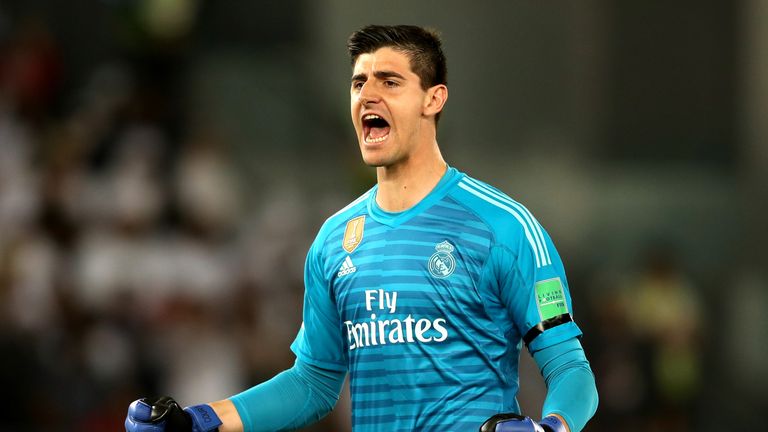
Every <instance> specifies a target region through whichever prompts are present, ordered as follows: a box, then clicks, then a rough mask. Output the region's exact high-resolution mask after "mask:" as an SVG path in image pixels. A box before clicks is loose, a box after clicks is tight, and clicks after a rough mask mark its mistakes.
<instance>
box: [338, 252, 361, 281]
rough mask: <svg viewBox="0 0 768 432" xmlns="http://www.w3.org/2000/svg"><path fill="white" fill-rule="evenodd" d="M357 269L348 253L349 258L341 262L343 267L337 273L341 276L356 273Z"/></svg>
mask: <svg viewBox="0 0 768 432" xmlns="http://www.w3.org/2000/svg"><path fill="white" fill-rule="evenodd" d="M356 271H357V267H355V265H354V264H352V259H351V258H350V257H349V255H347V258H346V259H345V260H344V263H343V264H341V268H340V269H339V273H337V275H338V276H339V277H342V276H346V275H348V274H350V273H354V272H356Z"/></svg>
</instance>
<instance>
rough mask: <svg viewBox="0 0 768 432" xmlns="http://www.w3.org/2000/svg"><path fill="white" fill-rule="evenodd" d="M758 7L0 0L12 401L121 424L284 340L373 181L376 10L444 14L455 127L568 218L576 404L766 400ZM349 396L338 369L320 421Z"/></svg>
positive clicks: (441, 25) (647, 408)
mask: <svg viewBox="0 0 768 432" xmlns="http://www.w3.org/2000/svg"><path fill="white" fill-rule="evenodd" d="M765 22H768V3H766V2H763V1H761V0H741V1H728V2H723V1H715V0H702V1H696V2H686V1H683V2H661V1H650V2H612V1H606V0H583V1H578V2H577V1H510V2H502V1H498V2H490V1H489V2H472V3H468V2H464V1H419V2H408V1H388V2H383V3H382V2H370V1H356V2H346V1H341V0H330V1H324V2H319V1H318V2H313V1H308V0H289V1H279V2H278V1H265V2H258V3H257V2H245V1H203V0H198V1H195V0H142V1H129V0H102V1H94V0H91V1H86V0H75V1H66V2H57V1H40V0H27V1H15V0H4V1H3V2H2V3H0V305H1V307H2V310H1V313H0V347H1V350H2V351H1V354H0V382H2V383H3V387H4V391H3V392H2V394H3V396H2V400H1V401H0V418H2V422H1V423H0V429H2V430H8V431H38V430H39V431H105V430H121V428H122V421H123V419H124V416H125V410H126V408H127V405H128V404H129V403H130V402H131V401H132V400H133V399H135V398H137V397H138V396H140V395H146V394H171V395H173V396H175V397H176V398H177V399H178V400H179V401H181V403H182V404H184V405H189V404H195V403H201V402H207V401H211V400H216V399H221V398H224V397H227V396H230V395H232V394H234V393H237V392H239V391H241V390H243V389H246V388H248V387H249V386H251V385H254V384H256V383H258V382H260V381H262V380H264V379H267V378H269V377H271V376H272V375H274V374H275V373H276V372H279V371H280V370H283V369H285V368H287V367H290V365H291V364H292V361H293V356H292V354H291V352H290V351H289V349H288V346H289V344H290V342H291V341H292V339H293V337H294V336H295V333H296V331H297V330H298V327H299V325H300V321H301V296H302V290H303V287H302V280H301V278H302V266H303V260H304V257H305V254H306V250H307V248H308V246H309V244H310V242H311V241H312V239H313V237H314V235H315V233H316V231H317V229H318V228H319V226H320V225H321V224H322V222H323V221H324V220H325V218H326V217H328V216H329V215H331V214H333V213H334V212H335V211H336V210H337V209H339V208H341V207H342V206H344V205H345V204H346V203H348V202H349V201H351V200H352V199H354V198H355V197H357V196H358V195H359V194H360V193H362V192H363V191H364V190H367V189H368V188H369V187H370V186H371V185H372V184H373V182H375V175H374V172H373V171H372V170H371V169H369V168H366V167H365V166H364V165H363V164H362V162H361V160H360V156H359V152H358V149H357V142H356V139H355V136H354V133H353V129H352V126H351V123H350V120H349V108H348V106H349V105H348V104H349V99H348V97H349V96H348V85H349V76H350V67H349V61H348V58H347V53H346V49H345V42H346V38H347V37H348V35H349V34H350V33H351V32H352V31H354V30H355V29H357V28H359V27H361V26H363V25H365V24H370V23H382V24H396V23H409V24H418V25H424V26H430V27H434V28H437V29H438V30H440V32H441V33H442V35H443V39H444V45H445V50H446V53H447V56H448V65H449V88H450V99H449V102H448V105H447V107H446V110H445V113H444V115H443V117H442V120H441V124H440V130H439V135H438V140H439V142H440V145H441V147H442V150H443V154H444V156H445V157H446V159H447V160H448V162H449V163H450V164H451V165H453V166H456V167H457V168H459V169H461V170H463V171H465V172H468V173H469V174H471V175H473V176H474V177H477V178H480V179H482V180H485V181H487V182H489V183H491V184H494V185H496V186H498V187H500V188H501V189H503V190H504V191H506V192H507V193H508V194H510V195H511V196H512V197H514V198H515V199H517V200H518V201H521V202H523V203H524V204H525V205H526V206H527V207H528V208H529V209H531V210H532V211H533V212H534V213H535V214H536V215H537V218H538V219H539V221H540V222H541V223H542V224H543V225H544V226H545V227H546V228H547V230H548V231H549V233H550V234H551V236H552V237H553V239H554V241H555V243H556V244H557V246H558V250H559V252H560V254H561V256H562V257H563V261H564V262H565V265H566V269H567V271H568V276H569V283H570V288H571V292H572V296H573V299H574V305H575V307H574V309H575V310H574V314H575V318H576V321H577V322H578V323H579V325H580V326H581V327H582V329H583V330H584V332H585V336H584V340H583V342H584V345H585V348H586V350H587V354H588V356H589V358H590V360H591V363H592V367H593V370H594V372H595V374H596V377H597V384H598V388H599V391H600V397H601V402H600V407H599V410H598V413H597V416H596V417H595V419H594V420H593V421H592V422H591V423H590V424H589V425H588V426H587V428H586V430H589V431H600V430H604V431H616V430H621V431H687V430H697V431H720V430H739V429H746V430H757V429H760V425H762V424H763V422H762V421H759V420H760V419H759V416H758V413H760V412H765V410H766V408H768V406H766V398H765V397H764V389H765V388H766V387H768V372H766V368H765V359H766V358H768V318H767V317H766V313H765V311H766V308H768V292H767V291H766V288H767V287H768V270H767V267H766V264H768V263H767V261H768V260H767V259H766V253H765V246H764V245H765V243H766V241H768V229H766V227H765V220H766V218H767V217H768V26H766V25H765ZM523 357H524V360H525V361H524V362H523V364H522V371H521V381H522V391H521V394H520V400H521V403H522V405H523V408H524V410H525V411H526V413H527V414H529V415H531V416H533V417H538V416H539V415H540V412H539V410H540V405H541V401H542V398H543V395H544V392H545V389H544V384H543V382H542V380H541V378H540V376H539V374H538V371H537V370H536V368H535V365H533V364H532V362H531V361H529V360H528V356H527V354H524V355H523ZM348 424H349V406H348V397H347V396H346V395H345V396H344V397H343V398H342V401H341V402H340V404H339V405H338V406H337V409H336V410H335V411H334V413H333V414H332V415H331V416H329V417H328V418H327V419H326V420H324V421H323V422H322V423H321V424H319V425H316V426H313V427H312V428H308V429H307V430H316V431H344V430H348V428H349V426H348Z"/></svg>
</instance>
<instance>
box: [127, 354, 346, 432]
mask: <svg viewBox="0 0 768 432" xmlns="http://www.w3.org/2000/svg"><path fill="white" fill-rule="evenodd" d="M345 376H346V372H337V371H333V370H326V369H322V368H319V367H316V366H312V365H309V364H307V363H304V362H302V361H300V360H296V363H295V364H294V366H293V367H292V368H291V369H288V370H286V371H284V372H282V373H280V374H278V375H277V376H275V377H274V378H272V379H271V380H269V381H266V382H264V383H261V384H259V385H257V386H255V387H252V388H250V389H249V390H246V391H244V392H242V393H240V394H238V395H235V396H232V397H231V398H229V399H225V400H221V401H218V402H213V403H210V404H202V405H195V406H191V407H187V408H184V409H182V408H181V407H180V406H179V404H178V403H176V401H174V400H173V399H172V398H170V397H161V398H143V399H139V400H137V401H135V402H134V403H132V404H131V406H130V407H129V409H128V416H127V417H126V420H125V430H126V431H128V432H213V431H218V432H261V431H277V430H286V429H298V428H300V427H302V426H305V425H307V424H309V423H313V422H315V421H317V420H319V419H321V418H322V417H324V416H325V415H326V414H328V413H329V412H330V411H331V409H333V407H334V405H336V401H337V400H338V398H339V393H340V392H341V386H342V384H343V383H344V377H345Z"/></svg>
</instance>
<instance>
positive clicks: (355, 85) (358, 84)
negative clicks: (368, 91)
mask: <svg viewBox="0 0 768 432" xmlns="http://www.w3.org/2000/svg"><path fill="white" fill-rule="evenodd" d="M361 88H363V82H362V81H352V90H357V91H360V89H361Z"/></svg>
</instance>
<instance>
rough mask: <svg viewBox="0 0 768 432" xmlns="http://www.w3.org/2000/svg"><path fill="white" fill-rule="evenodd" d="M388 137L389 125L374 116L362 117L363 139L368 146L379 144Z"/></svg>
mask: <svg viewBox="0 0 768 432" xmlns="http://www.w3.org/2000/svg"><path fill="white" fill-rule="evenodd" d="M388 136H389V123H388V122H387V121H386V120H384V119H383V118H381V117H379V116H378V115H376V114H367V115H365V116H364V117H363V137H364V138H365V142H367V143H369V144H374V143H380V142H382V141H384V140H385V139H387V137H388Z"/></svg>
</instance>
